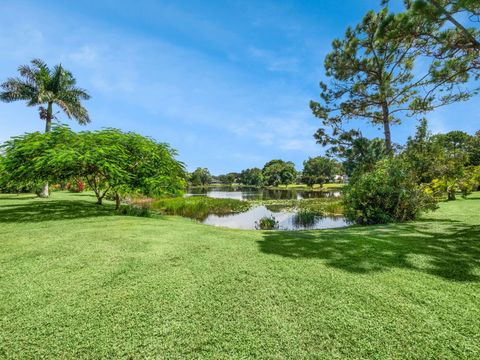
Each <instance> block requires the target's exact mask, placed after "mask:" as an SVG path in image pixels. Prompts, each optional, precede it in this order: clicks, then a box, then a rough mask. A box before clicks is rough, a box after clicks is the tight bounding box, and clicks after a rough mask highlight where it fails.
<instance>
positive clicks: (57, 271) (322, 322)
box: [0, 193, 480, 359]
mask: <svg viewBox="0 0 480 360" xmlns="http://www.w3.org/2000/svg"><path fill="white" fill-rule="evenodd" d="M93 203H94V199H93V198H92V197H91V196H89V195H88V194H77V195H73V194H65V193H55V194H53V196H52V197H51V198H50V199H48V200H42V199H37V198H34V197H33V196H29V195H20V196H16V195H0V269H1V270H0V289H1V293H0V329H1V330H0V358H7V359H8V358H18V359H29V358H70V359H82V358H90V359H91V358H112V359H118V358H165V359H190V358H194V359H198V358H215V359H225V358H232V359H245V358H263V359H287V358H288V359H300V358H315V359H318V358H320V359H336V358H349V359H359V358H369V359H478V358H480V194H479V193H476V194H474V195H472V196H471V197H470V198H469V199H467V200H463V199H459V200H457V201H455V202H448V203H447V202H445V203H442V204H441V206H440V209H439V210H438V211H437V212H435V213H433V214H427V215H426V216H425V218H424V219H423V220H422V221H418V222H415V223H407V224H395V225H388V226H372V227H351V228H345V229H337V230H325V231H304V232H282V231H272V232H268V231H264V232H261V231H242V230H231V229H221V228H215V227H209V226H207V225H201V224H198V223H196V222H194V221H192V220H188V219H184V218H180V217H167V216H165V217H160V216H158V217H152V218H139V217H128V216H118V215H112V214H113V212H112V211H111V208H110V205H108V204H107V206H105V207H99V206H97V205H94V204H93Z"/></svg>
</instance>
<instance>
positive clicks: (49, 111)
mask: <svg viewBox="0 0 480 360" xmlns="http://www.w3.org/2000/svg"><path fill="white" fill-rule="evenodd" d="M52 118H53V103H52V102H49V103H48V108H47V120H46V121H45V132H46V133H48V132H50V130H51V129H52Z"/></svg>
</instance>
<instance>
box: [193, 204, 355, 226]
mask: <svg viewBox="0 0 480 360" xmlns="http://www.w3.org/2000/svg"><path fill="white" fill-rule="evenodd" d="M295 215H296V212H295V211H278V212H276V211H270V210H268V209H267V208H266V207H265V206H263V205H262V206H256V207H253V208H251V209H250V210H248V211H245V212H242V213H238V214H232V215H222V216H220V215H208V217H207V218H206V219H205V220H204V221H202V223H204V224H207V225H214V226H222V227H227V228H232V229H245V230H254V229H256V228H257V222H258V220H260V219H261V218H262V217H265V216H268V217H270V216H273V217H274V218H275V220H276V221H278V230H313V229H332V228H337V227H343V226H347V225H348V223H347V221H346V220H345V219H344V218H343V217H342V216H316V217H315V220H314V221H313V222H312V223H310V224H308V225H301V224H298V223H296V221H295Z"/></svg>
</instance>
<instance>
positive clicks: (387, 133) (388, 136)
mask: <svg viewBox="0 0 480 360" xmlns="http://www.w3.org/2000/svg"><path fill="white" fill-rule="evenodd" d="M382 112H383V133H384V135H385V148H386V149H387V153H388V154H389V155H390V154H392V153H393V149H392V135H391V133H390V119H389V116H390V114H389V111H388V105H387V104H383V105H382Z"/></svg>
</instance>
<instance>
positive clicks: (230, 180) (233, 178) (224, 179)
mask: <svg viewBox="0 0 480 360" xmlns="http://www.w3.org/2000/svg"><path fill="white" fill-rule="evenodd" d="M239 178H240V174H239V173H235V172H231V173H228V174H224V175H219V176H218V180H219V181H220V182H221V183H222V184H225V185H231V184H234V183H236V182H237V181H238V180H239Z"/></svg>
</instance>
